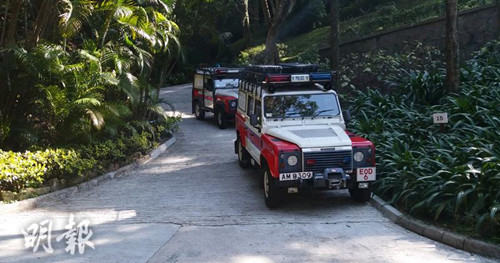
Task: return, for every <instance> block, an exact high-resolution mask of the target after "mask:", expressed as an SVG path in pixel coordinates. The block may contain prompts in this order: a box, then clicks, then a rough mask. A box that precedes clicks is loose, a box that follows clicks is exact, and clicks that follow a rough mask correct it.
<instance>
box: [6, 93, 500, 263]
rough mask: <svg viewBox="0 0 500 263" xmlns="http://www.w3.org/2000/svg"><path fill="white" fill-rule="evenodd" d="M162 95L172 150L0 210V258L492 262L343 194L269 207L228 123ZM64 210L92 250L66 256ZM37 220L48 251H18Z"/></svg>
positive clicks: (311, 195) (185, 96)
mask: <svg viewBox="0 0 500 263" xmlns="http://www.w3.org/2000/svg"><path fill="white" fill-rule="evenodd" d="M161 94H162V96H163V97H165V98H167V99H168V100H169V101H171V102H173V103H174V104H175V106H176V109H177V110H178V111H180V112H181V113H182V115H183V122H182V124H181V129H180V131H179V132H178V133H177V134H176V136H177V139H178V140H177V142H176V144H175V145H174V146H173V147H172V148H171V149H169V150H168V151H167V152H166V153H164V154H162V155H161V156H160V157H159V158H157V159H156V160H154V161H152V162H150V163H148V164H146V165H144V166H142V167H140V168H138V169H135V170H133V171H131V172H128V173H127V174H126V175H124V176H122V177H120V178H118V179H115V180H110V181H106V182H104V183H103V184H100V185H98V186H97V187H94V188H92V189H90V190H88V191H84V192H79V193H77V194H75V195H74V196H71V197H69V198H66V199H64V200H60V201H53V202H45V203H43V204H42V205H41V206H39V207H38V208H36V209H34V210H33V211H26V212H21V213H7V214H1V215H0V262H193V263H194V262H196V263H198V262H228V263H247V262H256V263H277V262H429V263H430V262H495V261H494V260H490V259H486V258H483V257H480V256H476V255H471V254H470V253H467V252H463V251H460V250H456V249H453V248H451V247H448V246H446V245H442V244H440V243H437V242H434V241H432V240H429V239H427V238H424V237H421V236H419V235H417V234H414V233H412V232H410V231H407V230H405V229H403V228H401V227H399V226H397V225H395V224H393V223H392V222H390V221H389V220H388V219H386V218H385V217H383V216H382V215H381V214H380V213H379V212H378V211H377V210H376V209H375V208H373V207H372V206H371V205H370V204H358V203H355V202H353V201H351V199H350V197H349V193H348V192H346V191H334V192H329V191H323V192H308V193H302V194H300V195H297V196H292V197H290V198H289V199H288V200H287V201H286V203H285V204H284V205H283V206H282V207H281V208H279V209H277V210H268V209H267V208H266V206H265V205H264V201H263V196H262V195H263V193H262V189H261V187H260V185H261V180H260V177H259V176H258V171H257V170H252V169H250V170H242V169H240V167H239V166H238V164H237V157H236V155H235V154H234V150H233V140H234V139H235V131H234V125H233V126H230V127H229V128H228V129H226V130H219V129H218V128H217V127H216V125H215V123H214V121H213V120H212V116H211V115H210V114H208V118H207V120H206V121H198V120H196V119H195V118H194V117H193V115H192V114H191V105H190V95H191V89H190V85H189V86H187V85H184V86H176V87H171V88H166V89H163V90H162V93H161ZM71 214H73V215H74V221H75V222H76V224H78V223H79V222H83V221H84V220H88V222H89V223H90V230H91V231H92V233H93V235H92V236H91V237H90V239H89V241H91V242H92V244H93V246H94V249H92V248H91V247H89V246H83V247H84V251H83V253H82V254H80V253H79V252H78V249H76V252H74V255H71V254H70V252H71V251H70V252H66V251H65V248H66V243H65V242H66V238H65V237H64V232H66V231H67V229H65V227H66V226H67V225H68V222H69V219H70V215H71ZM44 220H49V221H50V222H51V223H52V226H51V234H52V236H51V239H50V240H51V246H52V253H47V252H46V251H45V250H44V248H43V247H42V244H40V247H39V248H38V250H37V252H33V248H31V247H29V246H28V248H26V246H25V245H26V244H25V238H24V235H23V234H22V232H21V231H22V230H25V231H26V230H27V228H28V227H29V226H31V224H38V225H41V223H42V222H43V221H44ZM44 223H45V224H44V225H43V226H48V223H47V222H44ZM60 235H63V238H62V240H60V241H59V242H58V241H57V240H56V237H57V236H60ZM44 240H45V241H47V238H45V239H42V241H44ZM46 243H47V242H46Z"/></svg>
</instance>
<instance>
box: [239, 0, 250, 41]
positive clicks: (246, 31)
mask: <svg viewBox="0 0 500 263" xmlns="http://www.w3.org/2000/svg"><path fill="white" fill-rule="evenodd" d="M241 4H242V9H243V10H242V11H243V21H242V22H243V37H244V39H245V42H246V43H247V45H248V46H250V45H251V43H252V32H251V28H250V13H249V10H248V0H241Z"/></svg>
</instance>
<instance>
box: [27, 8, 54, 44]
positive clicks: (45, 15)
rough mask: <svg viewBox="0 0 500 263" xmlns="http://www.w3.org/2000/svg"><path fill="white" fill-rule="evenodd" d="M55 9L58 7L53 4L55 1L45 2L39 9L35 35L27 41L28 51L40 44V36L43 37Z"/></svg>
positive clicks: (34, 28) (34, 29) (34, 30)
mask: <svg viewBox="0 0 500 263" xmlns="http://www.w3.org/2000/svg"><path fill="white" fill-rule="evenodd" d="M54 8H56V5H55V4H54V3H53V0H43V2H42V4H41V5H40V8H39V9H38V14H37V16H36V20H35V24H34V27H33V34H32V35H31V36H30V37H29V38H28V39H26V49H27V50H30V49H32V48H34V47H35V46H36V45H37V44H38V41H39V40H40V36H41V35H42V32H43V30H44V28H45V27H46V26H47V23H48V21H49V20H50V18H51V16H52V13H53V11H54Z"/></svg>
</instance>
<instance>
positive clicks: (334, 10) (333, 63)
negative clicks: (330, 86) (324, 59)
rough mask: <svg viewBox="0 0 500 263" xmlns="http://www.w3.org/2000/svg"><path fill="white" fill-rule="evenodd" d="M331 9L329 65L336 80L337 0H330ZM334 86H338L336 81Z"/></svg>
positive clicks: (337, 61) (338, 44) (337, 49)
mask: <svg viewBox="0 0 500 263" xmlns="http://www.w3.org/2000/svg"><path fill="white" fill-rule="evenodd" d="M330 6H331V9H330V10H331V11H330V17H331V19H332V20H331V51H332V57H331V60H332V61H331V67H332V70H333V71H335V80H337V81H336V82H338V80H339V78H338V72H339V69H340V39H339V20H340V18H339V16H340V12H339V10H340V4H339V0H331V1H330ZM335 85H336V87H338V86H337V85H338V83H335Z"/></svg>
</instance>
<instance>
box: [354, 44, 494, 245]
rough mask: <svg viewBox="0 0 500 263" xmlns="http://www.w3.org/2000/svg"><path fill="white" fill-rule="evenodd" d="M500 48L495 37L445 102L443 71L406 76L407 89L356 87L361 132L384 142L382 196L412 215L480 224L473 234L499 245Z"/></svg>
mask: <svg viewBox="0 0 500 263" xmlns="http://www.w3.org/2000/svg"><path fill="white" fill-rule="evenodd" d="M499 50H500V42H492V43H490V44H489V45H487V46H486V48H485V49H483V50H482V51H481V52H480V53H478V54H476V56H475V58H474V59H472V60H470V61H469V62H467V64H466V65H465V67H464V68H463V69H462V86H461V90H460V92H458V93H457V94H448V95H445V96H443V97H442V98H441V99H438V97H439V96H438V95H437V94H438V93H435V92H439V91H435V90H432V87H434V88H436V87H438V88H436V89H441V90H442V89H443V81H444V79H443V75H442V73H439V72H437V73H434V74H430V73H426V74H428V75H427V76H425V77H424V76H423V75H422V74H421V73H422V72H420V73H419V74H414V75H411V76H410V77H403V78H402V79H400V80H399V83H400V84H401V85H400V88H401V90H402V91H403V92H394V93H393V94H391V95H384V94H382V93H381V92H380V91H378V90H371V89H368V91H365V92H362V91H359V90H356V91H353V92H354V93H355V96H352V97H351V99H352V101H351V106H352V109H353V113H354V116H355V118H354V119H355V120H354V121H353V127H354V130H355V131H356V132H358V133H359V134H362V135H364V136H366V137H368V138H370V139H371V140H373V141H374V143H375V145H376V147H377V164H378V166H377V168H378V169H377V172H378V174H379V180H378V181H377V182H376V190H375V191H376V193H377V194H379V195H381V196H382V197H384V198H385V199H386V200H389V202H390V203H393V204H395V205H397V206H398V207H399V208H401V209H403V210H405V211H407V212H409V213H411V214H413V215H416V216H419V217H423V218H426V219H429V220H435V221H436V222H440V223H442V224H446V225H449V226H451V227H454V228H461V229H462V230H463V229H466V230H467V231H473V230H474V229H475V233H473V235H476V236H482V237H487V238H490V239H491V240H494V241H496V242H500V240H499V239H498V237H499V236H500V213H498V211H499V210H500V191H498V189H500V149H499V148H498V147H497V146H498V145H497V144H498V138H500V117H499V116H500V107H499V105H500V63H499V62H500V52H499ZM431 83H432V85H431ZM418 92H421V93H418ZM429 96H430V97H429ZM429 98H431V99H429ZM431 104H435V105H433V106H431ZM435 112H448V114H449V124H448V127H447V132H445V133H441V132H440V129H439V126H438V125H435V124H433V122H432V117H431V116H432V114H433V113H435Z"/></svg>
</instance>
